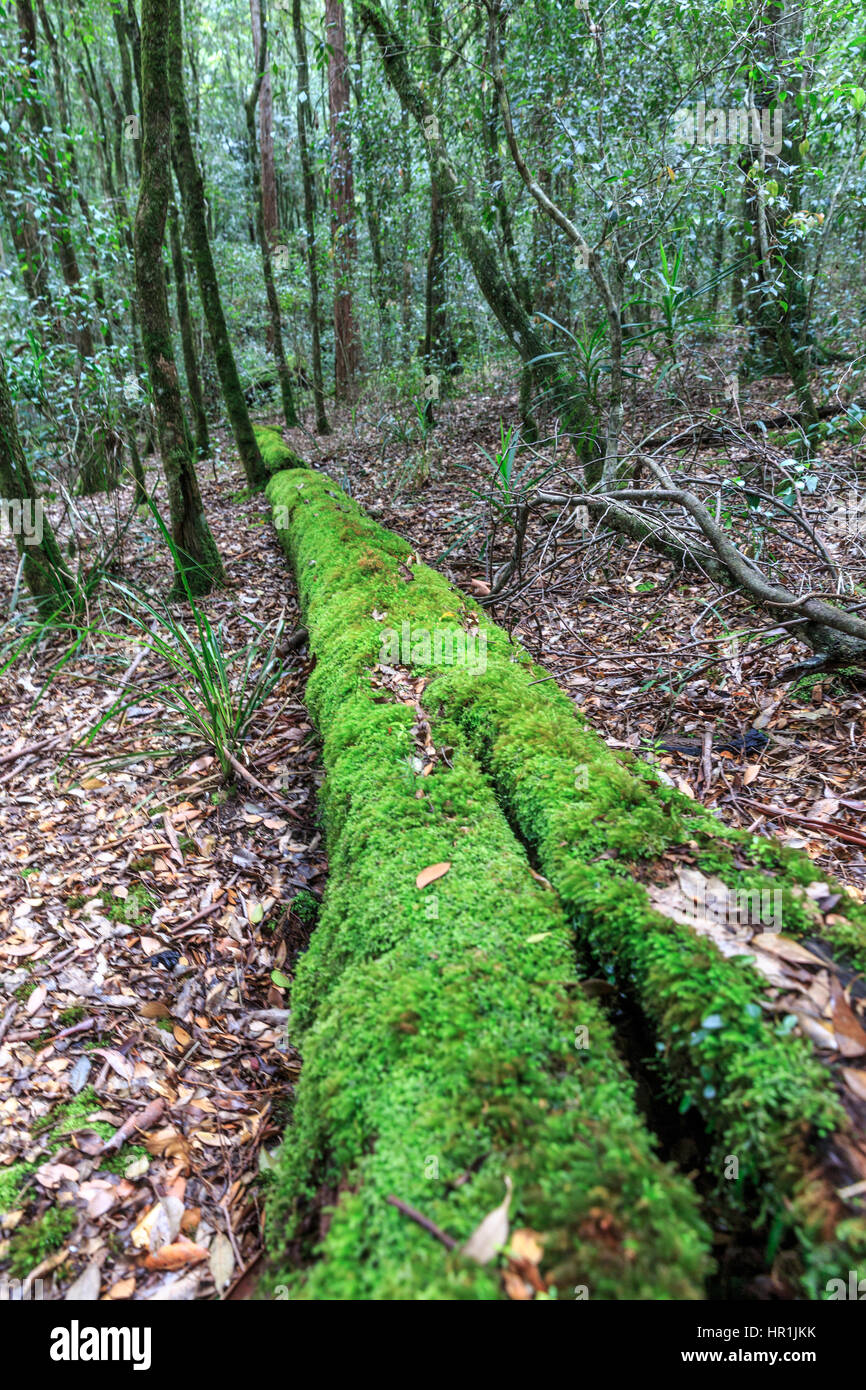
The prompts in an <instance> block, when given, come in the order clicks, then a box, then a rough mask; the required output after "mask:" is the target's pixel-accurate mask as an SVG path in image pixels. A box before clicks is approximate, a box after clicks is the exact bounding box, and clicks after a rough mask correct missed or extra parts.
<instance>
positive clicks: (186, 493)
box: [135, 0, 258, 597]
mask: <svg viewBox="0 0 866 1390" xmlns="http://www.w3.org/2000/svg"><path fill="white" fill-rule="evenodd" d="M170 3H171V0H144V3H143V6H142V39H141V47H142V52H141V67H142V137H143V138H142V159H141V192H140V195H139V200H138V210H137V212H136V216H135V285H136V293H137V296H138V307H139V313H140V316H141V328H142V340H143V346H144V354H145V358H146V359H147V368H148V372H149V375H150V386H151V391H152V393H153V401H154V406H155V409H156V418H157V430H158V432H159V445H160V452H161V454H162V463H163V468H164V469H165V476H166V481H167V484H168V498H169V508H170V513H171V532H172V539H173V541H174V546H175V569H176V574H175V585H174V590H173V593H174V594H175V595H176V596H177V597H182V596H183V594H184V592H185V585H184V580H185V581H186V584H188V585H189V588H190V589H191V590H192V592H193V593H196V594H204V593H208V592H209V591H210V590H211V589H212V588H213V587H214V585H215V584H219V583H222V581H223V579H224V575H223V570H222V564H221V562H220V557H219V552H218V551H217V548H216V544H215V543H214V539H213V537H212V535H211V533H210V527H209V526H208V524H207V520H206V518H205V515H204V508H203V506H202V500H201V493H200V491H199V486H198V478H197V477H196V471H195V465H194V463H193V460H192V455H191V441H190V438H189V434H188V432H187V428H186V421H185V420H184V416H183V406H182V404H181V397H180V382H179V380H178V373H177V367H176V365H175V361H174V347H173V345H172V341H171V321H170V319H169V314H168V297H167V294H166V287H165V271H164V268H163V263H162V243H163V237H164V235H165V223H166V217H167V215H168V205H169V199H170V197H171V158H170V152H171V115H170V111H169V101H168V84H167V40H168V23H169V6H170ZM256 452H257V453H258V450H256Z"/></svg>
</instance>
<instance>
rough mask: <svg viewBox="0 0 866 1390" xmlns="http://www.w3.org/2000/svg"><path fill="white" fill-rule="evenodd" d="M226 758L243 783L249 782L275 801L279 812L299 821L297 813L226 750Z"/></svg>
mask: <svg viewBox="0 0 866 1390" xmlns="http://www.w3.org/2000/svg"><path fill="white" fill-rule="evenodd" d="M226 757H227V758H228V760H229V762H230V763H231V765H232V767H233V768H234V770H235V772H237V773H238V774H239V775H240V776H241V777H243V779H244V781H245V782H249V784H250V786H251V787H255V788H256V790H257V791H260V792H264V794H265V796H269V797H270V798H271V800H272V801H275V802H276V804H277V805H278V806H279V808H280V810H281V811H285V813H286V815H288V816H294V818H295V820H300V819H301V817H300V814H299V812H298V811H293V810H292V808H291V806H289V805H288V804H287V802H285V801H283V799H282V797H279V796H277V794H276V792H272V791H271V789H270V787H266V786H265V784H264V782H260V781H259V779H258V777H254V776H253V774H252V773H251V772H248V771H247V769H246V768H245V767H244V765H243V763H239V762H238V760H237V758H234V757H232V755H231V753H229V751H228V749H227V750H226Z"/></svg>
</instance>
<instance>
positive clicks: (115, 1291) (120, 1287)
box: [102, 1274, 135, 1303]
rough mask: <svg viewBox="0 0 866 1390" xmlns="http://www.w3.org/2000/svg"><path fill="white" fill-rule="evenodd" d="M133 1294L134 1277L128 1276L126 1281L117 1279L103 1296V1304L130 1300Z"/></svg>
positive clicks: (132, 1275)
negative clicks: (121, 1299)
mask: <svg viewBox="0 0 866 1390" xmlns="http://www.w3.org/2000/svg"><path fill="white" fill-rule="evenodd" d="M134 1293H135V1275H134V1274H130V1275H129V1277H128V1278H127V1279H118V1281H117V1283H116V1284H112V1286H111V1288H110V1289H109V1290H108V1293H106V1294H104V1295H103V1299H102V1301H103V1303H111V1302H115V1301H116V1300H117V1299H119V1298H132V1295H133V1294H134Z"/></svg>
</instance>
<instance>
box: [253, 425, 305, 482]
mask: <svg viewBox="0 0 866 1390" xmlns="http://www.w3.org/2000/svg"><path fill="white" fill-rule="evenodd" d="M253 431H254V433H255V436H256V443H257V444H258V446H259V453H260V454H261V456H262V458H263V459H264V462H265V467H266V468H267V470H268V472H269V473H278V472H279V471H280V469H281V468H306V466H307V465H306V463H305V462H304V460H303V459H302V458H301V456H300V454H296V453H295V451H294V449H290V448H289V446H288V444H286V443H285V442H284V440H283V437H282V435H281V434H280V432H279V430H277V429H273V428H271V426H269V425H254V426H253Z"/></svg>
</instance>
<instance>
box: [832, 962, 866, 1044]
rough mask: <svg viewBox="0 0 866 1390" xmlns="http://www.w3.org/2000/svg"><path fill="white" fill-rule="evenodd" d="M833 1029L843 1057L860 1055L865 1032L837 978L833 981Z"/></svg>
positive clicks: (864, 1040)
mask: <svg viewBox="0 0 866 1390" xmlns="http://www.w3.org/2000/svg"><path fill="white" fill-rule="evenodd" d="M833 1031H834V1033H835V1034H836V1041H837V1043H838V1045H839V1051H840V1052H841V1053H842V1056H843V1057H861V1056H862V1055H863V1053H864V1052H866V1033H864V1031H863V1029H862V1028H861V1026H860V1021H859V1019H858V1018H857V1015H856V1014H855V1013H854V1011H853V1009H852V1008H851V1006H850V1004H849V1003H848V1001H847V999H846V998H845V992H844V990H843V989H842V986H841V985H840V984H839V982H838V980H835V981H834V982H833Z"/></svg>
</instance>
